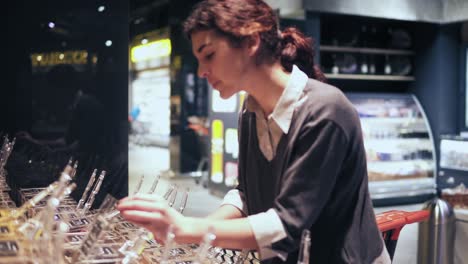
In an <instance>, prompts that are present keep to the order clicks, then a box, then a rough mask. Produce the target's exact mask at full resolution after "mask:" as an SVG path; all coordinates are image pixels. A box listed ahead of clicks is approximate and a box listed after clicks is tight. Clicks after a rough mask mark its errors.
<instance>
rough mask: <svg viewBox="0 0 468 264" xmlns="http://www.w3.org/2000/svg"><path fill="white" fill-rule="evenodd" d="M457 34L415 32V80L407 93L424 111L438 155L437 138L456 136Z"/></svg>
mask: <svg viewBox="0 0 468 264" xmlns="http://www.w3.org/2000/svg"><path fill="white" fill-rule="evenodd" d="M459 32H460V25H459V24H450V25H434V24H421V25H418V27H417V30H416V31H415V33H416V36H415V41H416V42H415V50H416V54H417V55H416V58H415V63H414V64H415V77H416V80H415V82H414V84H413V85H412V86H411V89H410V92H412V93H414V94H415V95H416V96H417V98H418V99H419V100H420V102H421V104H422V106H423V107H424V109H425V110H426V114H427V117H428V119H429V122H430V125H431V128H432V133H433V136H434V141H435V145H436V149H437V153H438V154H439V153H440V152H439V143H440V135H443V134H455V133H458V119H457V118H458V109H459V108H458V104H459V103H460V100H459V95H460V94H459V83H460V82H459V80H460V78H461V76H460V71H459V65H460V64H459V60H460V48H459V46H460V38H459V36H460V35H459V34H460V33H459ZM437 156H439V155H437ZM438 161H439V159H438V160H437V163H438Z"/></svg>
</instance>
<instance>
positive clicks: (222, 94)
mask: <svg viewBox="0 0 468 264" xmlns="http://www.w3.org/2000/svg"><path fill="white" fill-rule="evenodd" d="M233 95H234V94H233V93H229V92H228V93H226V92H222V91H219V96H220V97H221V98H222V99H224V100H227V99H229V98H231V97H232V96H233Z"/></svg>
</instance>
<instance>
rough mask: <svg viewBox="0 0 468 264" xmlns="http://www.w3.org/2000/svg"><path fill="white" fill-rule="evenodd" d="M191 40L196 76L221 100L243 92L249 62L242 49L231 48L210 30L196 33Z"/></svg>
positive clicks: (224, 40) (225, 39)
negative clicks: (212, 89) (219, 95)
mask: <svg viewBox="0 0 468 264" xmlns="http://www.w3.org/2000/svg"><path fill="white" fill-rule="evenodd" d="M191 39H192V49H193V54H194V55H195V57H196V58H197V60H198V76H200V77H202V78H206V79H207V80H208V82H209V83H210V84H211V86H213V88H214V89H216V90H218V91H219V93H220V94H221V97H222V98H224V99H227V98H229V97H231V96H232V95H233V94H235V93H237V92H239V91H241V90H243V89H242V88H243V86H244V85H245V83H244V82H243V81H244V80H245V79H246V78H245V77H246V75H245V74H246V73H247V72H248V65H249V64H248V62H249V58H250V57H249V56H248V53H247V50H246V48H244V46H241V47H239V48H234V47H232V46H231V45H230V44H229V42H228V39H227V38H226V37H223V36H220V35H219V34H216V32H215V31H214V30H203V31H197V32H195V33H193V34H192V36H191Z"/></svg>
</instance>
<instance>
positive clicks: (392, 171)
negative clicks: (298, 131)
mask: <svg viewBox="0 0 468 264" xmlns="http://www.w3.org/2000/svg"><path fill="white" fill-rule="evenodd" d="M347 96H348V98H349V99H350V101H351V102H352V103H353V104H354V106H355V108H356V110H357V112H358V114H359V117H360V120H361V126H362V131H363V137H364V145H365V149H366V158H367V169H368V175H369V190H370V193H371V198H372V200H373V202H374V204H375V205H389V204H393V203H406V202H422V201H425V200H427V199H428V197H430V196H432V195H434V194H435V192H436V188H435V187H436V180H435V176H436V163H435V160H436V151H435V145H434V140H433V137H432V132H431V128H430V125H429V123H428V120H427V118H426V115H425V112H424V109H423V108H422V106H421V104H420V103H419V102H418V100H417V98H416V97H415V96H414V95H411V94H370V93H348V94H347Z"/></svg>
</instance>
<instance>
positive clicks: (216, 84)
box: [211, 81, 221, 88]
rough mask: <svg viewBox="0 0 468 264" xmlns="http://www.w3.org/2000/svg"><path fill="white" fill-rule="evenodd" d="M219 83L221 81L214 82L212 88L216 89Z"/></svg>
mask: <svg viewBox="0 0 468 264" xmlns="http://www.w3.org/2000/svg"><path fill="white" fill-rule="evenodd" d="M220 82H221V81H216V82H214V83H213V84H212V85H211V86H213V87H214V88H216V87H217V86H218V85H219V83H220Z"/></svg>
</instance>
